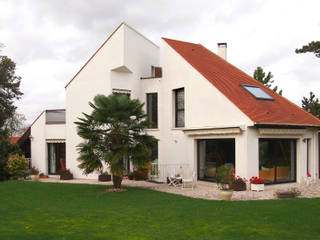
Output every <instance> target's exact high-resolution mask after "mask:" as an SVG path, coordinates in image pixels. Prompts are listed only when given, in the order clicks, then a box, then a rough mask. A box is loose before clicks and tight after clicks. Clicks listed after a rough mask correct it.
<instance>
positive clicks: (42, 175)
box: [39, 173, 48, 178]
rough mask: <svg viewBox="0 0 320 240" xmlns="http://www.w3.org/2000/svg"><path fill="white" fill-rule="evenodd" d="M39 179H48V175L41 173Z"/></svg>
mask: <svg viewBox="0 0 320 240" xmlns="http://www.w3.org/2000/svg"><path fill="white" fill-rule="evenodd" d="M39 177H40V178H48V175H45V174H44V173H40V175H39Z"/></svg>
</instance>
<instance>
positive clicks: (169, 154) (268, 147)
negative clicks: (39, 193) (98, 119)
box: [30, 23, 320, 183]
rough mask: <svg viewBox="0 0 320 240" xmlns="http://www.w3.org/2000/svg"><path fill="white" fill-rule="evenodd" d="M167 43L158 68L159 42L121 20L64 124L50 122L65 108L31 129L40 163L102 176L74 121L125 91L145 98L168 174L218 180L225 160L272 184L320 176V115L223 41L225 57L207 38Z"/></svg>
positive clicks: (80, 82)
mask: <svg viewBox="0 0 320 240" xmlns="http://www.w3.org/2000/svg"><path fill="white" fill-rule="evenodd" d="M162 40H163V41H162V47H161V64H160V48H159V47H158V46H157V45H156V44H154V43H153V42H151V41H150V40H148V39H147V38H146V37H144V36H143V35H141V34H140V33H138V32H137V31H136V30H134V29H133V28H132V27H130V26H129V25H127V24H126V23H121V24H120V26H119V27H118V28H117V29H116V30H115V31H114V32H113V33H112V34H111V35H110V36H109V38H108V39H107V40H106V41H105V42H104V43H103V44H102V46H101V47H100V48H99V49H98V50H97V51H96V52H95V53H94V54H93V55H92V57H91V58H90V59H89V60H88V61H87V62H86V63H85V65H84V66H83V67H82V68H81V69H80V70H79V72H77V73H76V75H75V76H74V77H73V78H72V79H71V81H70V82H69V83H68V84H67V85H66V87H65V91H66V110H65V112H64V111H63V113H65V122H64V121H62V120H61V119H62V115H59V116H60V117H61V118H60V117H58V118H59V119H60V120H61V121H60V120H59V121H57V122H54V123H50V121H49V122H48V121H47V120H48V117H49V116H50V114H52V115H51V116H53V115H55V114H62V111H60V112H59V113H57V112H55V111H56V110H54V111H52V112H51V111H45V112H43V113H42V114H41V115H40V116H39V117H38V119H37V120H36V121H35V123H34V124H33V125H32V126H31V129H30V136H31V157H32V163H33V164H34V165H35V166H36V167H38V168H40V169H41V171H43V172H45V173H49V174H54V173H55V172H54V171H53V169H55V171H57V170H58V168H59V167H61V165H63V163H64V160H65V163H66V167H67V168H69V169H70V170H71V171H72V173H73V174H74V176H75V177H76V178H84V177H87V178H96V177H97V176H96V175H95V174H91V175H88V176H84V175H83V174H82V172H81V171H80V169H79V168H78V167H77V165H78V161H77V158H78V153H77V149H76V146H77V145H78V144H79V143H80V142H82V139H81V138H80V137H79V136H78V135H77V131H76V125H75V124H74V122H75V121H77V118H78V117H81V115H82V112H86V113H90V112H91V109H90V106H89V104H88V102H89V101H92V100H93V98H94V96H95V95H97V94H104V95H109V94H125V95H127V96H130V98H138V99H139V100H140V101H141V102H145V103H146V104H145V110H146V112H147V114H148V118H149V120H150V121H152V122H153V125H152V127H151V128H150V129H148V130H147V132H148V133H149V134H150V135H153V136H155V137H156V138H157V139H159V142H158V147H157V149H156V152H154V154H153V158H154V163H155V166H156V167H157V168H158V169H159V171H160V175H159V179H160V180H163V179H164V178H165V177H166V173H167V171H168V169H169V168H171V169H175V170H176V171H178V170H179V168H180V167H182V166H187V167H188V168H191V169H193V170H194V171H195V172H196V176H197V179H198V180H199V181H201V180H203V181H215V177H216V174H215V173H216V169H217V168H218V167H219V166H221V165H224V164H227V165H229V166H231V167H234V168H235V171H236V175H240V176H243V177H246V178H250V177H251V176H260V177H263V178H264V179H265V181H266V183H283V182H296V181H298V182H299V181H301V180H302V179H303V178H304V177H306V175H307V173H310V174H311V175H312V176H313V178H315V179H316V178H318V177H319V135H318V133H319V128H320V120H319V119H317V118H316V117H314V116H312V115H311V114H309V113H307V112H305V111H304V110H302V109H301V108H300V107H298V106H296V105H295V104H293V103H291V102H290V101H288V100H287V99H285V98H284V97H282V96H280V95H278V94H277V93H275V92H273V91H272V90H270V89H269V88H267V87H265V86H264V85H262V84H261V83H259V82H258V81H256V80H255V79H253V78H252V77H250V76H248V75H247V74H245V73H244V72H242V71H241V70H239V69H238V68H236V67H234V66H233V65H231V64H230V63H228V62H227V61H226V60H225V57H226V47H227V46H226V44H225V43H222V44H219V45H218V52H219V56H218V55H216V54H214V53H212V52H211V51H210V50H208V49H206V48H205V47H203V46H202V45H200V44H193V43H188V42H183V41H177V40H172V39H168V38H163V39H162ZM49 119H50V117H49ZM59 144H60V145H59ZM57 149H60V150H57ZM62 149H64V150H62ZM64 151H65V155H64ZM61 159H62V160H61ZM53 165H55V168H53ZM126 165H127V167H128V168H130V167H132V166H130V164H129V161H128V160H127V161H126Z"/></svg>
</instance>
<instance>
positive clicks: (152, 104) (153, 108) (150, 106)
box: [147, 93, 158, 128]
mask: <svg viewBox="0 0 320 240" xmlns="http://www.w3.org/2000/svg"><path fill="white" fill-rule="evenodd" d="M147 120H148V122H151V123H152V125H151V128H157V127H158V94H157V93H147Z"/></svg>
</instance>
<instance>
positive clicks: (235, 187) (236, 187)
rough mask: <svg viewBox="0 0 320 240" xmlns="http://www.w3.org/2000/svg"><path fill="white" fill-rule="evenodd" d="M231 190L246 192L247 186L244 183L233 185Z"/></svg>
mask: <svg viewBox="0 0 320 240" xmlns="http://www.w3.org/2000/svg"><path fill="white" fill-rule="evenodd" d="M232 190H234V191H246V190H247V184H246V183H244V182H240V183H233V184H232Z"/></svg>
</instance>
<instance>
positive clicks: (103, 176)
mask: <svg viewBox="0 0 320 240" xmlns="http://www.w3.org/2000/svg"><path fill="white" fill-rule="evenodd" d="M98 180H99V182H110V181H111V175H110V174H109V173H108V171H105V172H103V173H101V174H100V175H99V177H98Z"/></svg>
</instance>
